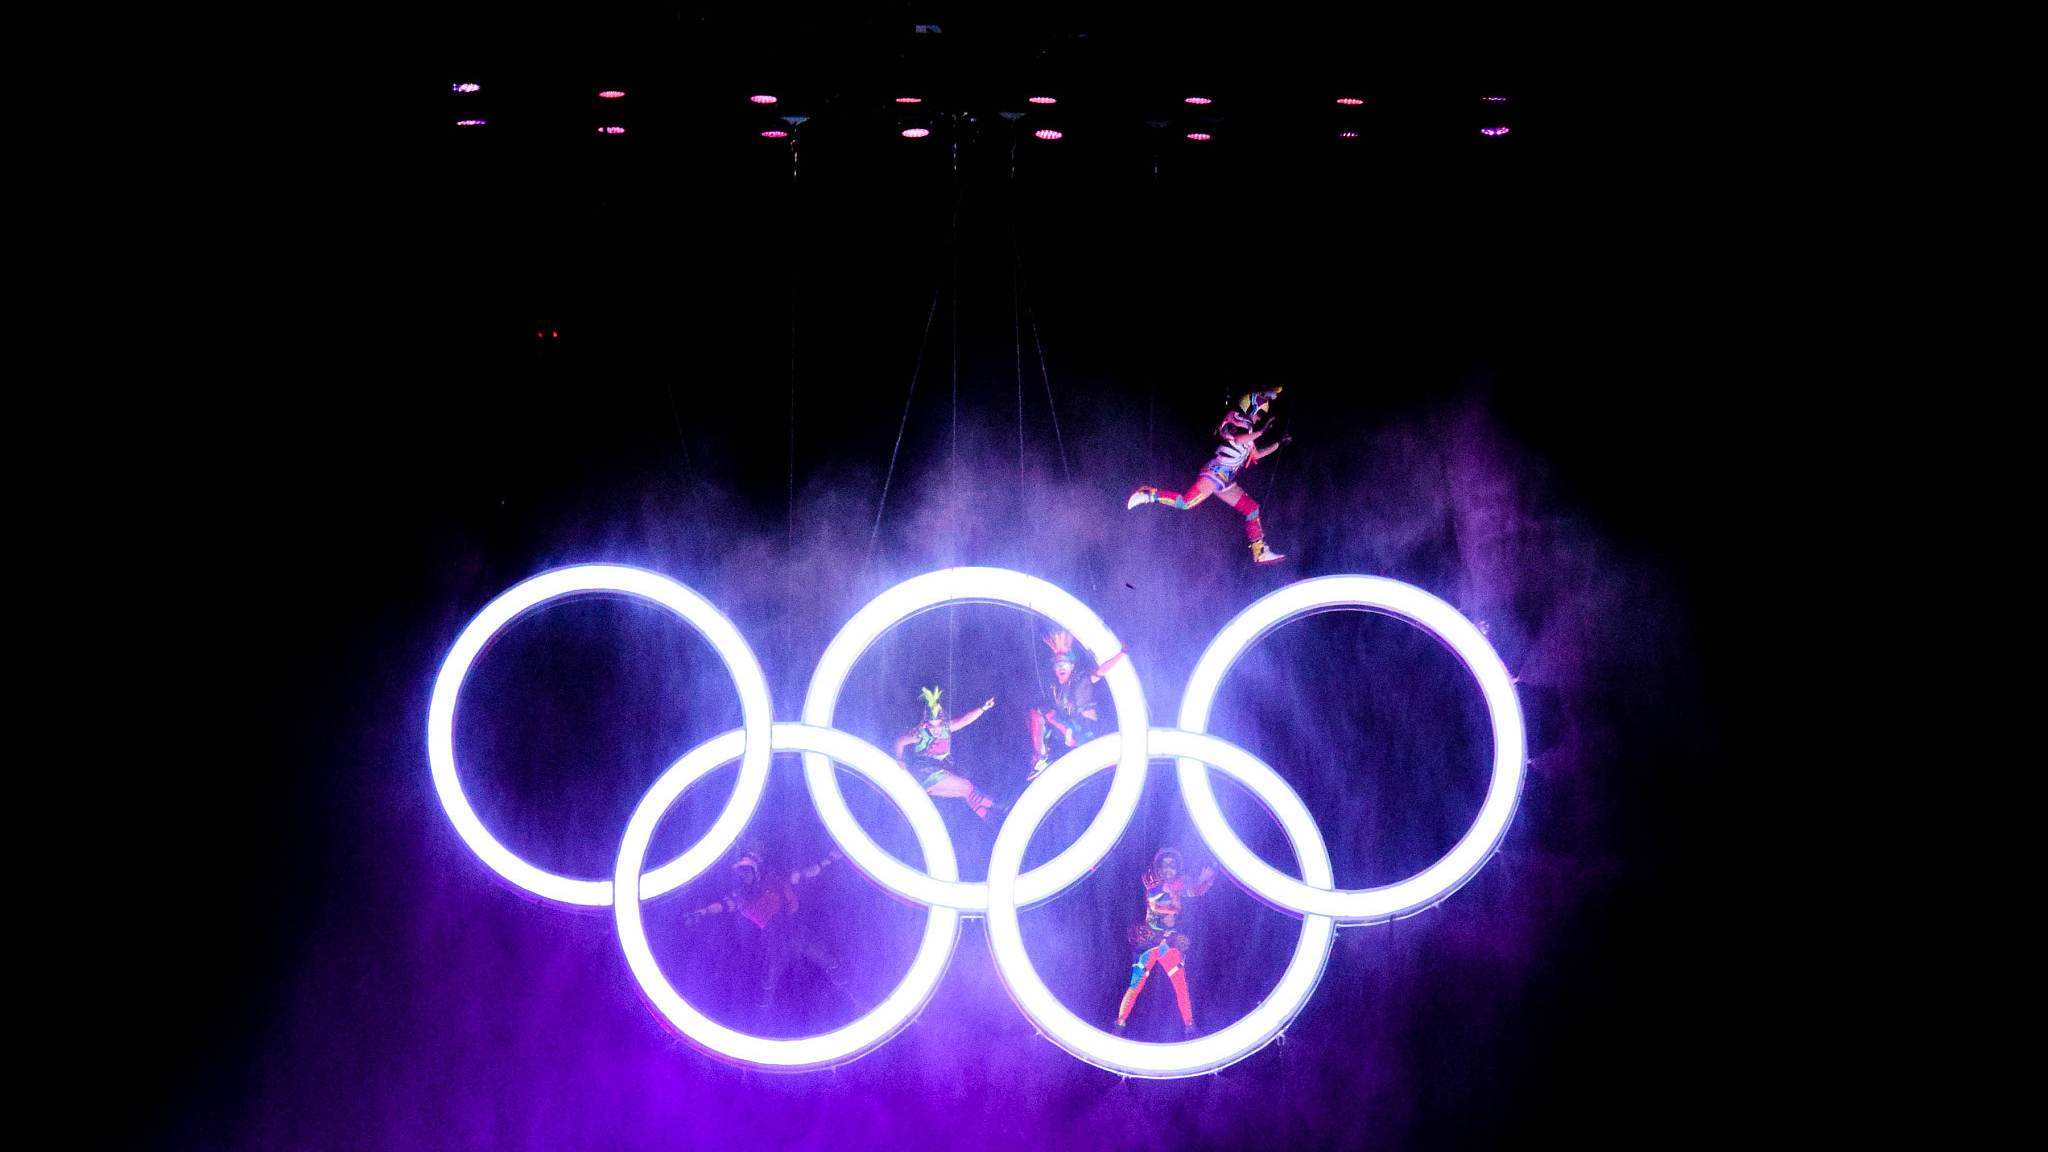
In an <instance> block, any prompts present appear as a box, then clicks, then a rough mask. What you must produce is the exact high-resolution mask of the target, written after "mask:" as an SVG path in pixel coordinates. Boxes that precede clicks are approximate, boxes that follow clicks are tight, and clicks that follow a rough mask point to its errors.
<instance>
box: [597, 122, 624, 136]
mask: <svg viewBox="0 0 2048 1152" xmlns="http://www.w3.org/2000/svg"><path fill="white" fill-rule="evenodd" d="M597 132H598V135H600V136H624V135H625V134H626V130H625V129H624V128H621V127H619V126H618V125H617V124H607V125H605V126H604V127H602V128H599V129H598V130H597Z"/></svg>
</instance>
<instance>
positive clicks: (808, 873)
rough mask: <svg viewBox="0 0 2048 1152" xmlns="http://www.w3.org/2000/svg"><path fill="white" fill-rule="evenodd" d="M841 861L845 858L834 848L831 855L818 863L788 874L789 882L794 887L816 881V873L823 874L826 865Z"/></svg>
mask: <svg viewBox="0 0 2048 1152" xmlns="http://www.w3.org/2000/svg"><path fill="white" fill-rule="evenodd" d="M843 859H845V857H844V856H841V855H840V854H839V849H837V848H834V849H833V850H832V853H831V855H829V856H826V857H825V858H824V859H823V860H820V861H818V862H817V863H816V864H813V865H811V866H810V867H809V868H799V869H797V870H796V871H794V872H791V873H790V874H789V882H790V883H791V884H793V885H794V884H802V883H803V882H804V881H806V880H816V879H817V878H818V873H820V872H823V871H824V870H825V866H826V865H828V864H830V863H832V862H833V861H834V860H843Z"/></svg>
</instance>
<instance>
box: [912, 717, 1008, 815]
mask: <svg viewBox="0 0 2048 1152" xmlns="http://www.w3.org/2000/svg"><path fill="white" fill-rule="evenodd" d="M918 694H919V695H921V696H923V697H924V709H925V718H924V719H922V720H920V721H918V723H917V727H915V728H913V729H911V730H910V731H909V733H907V734H906V735H905V736H904V737H903V738H902V739H901V740H898V741H896V763H898V764H901V765H902V766H903V768H904V770H905V771H907V772H909V773H910V774H911V775H913V776H916V777H918V778H919V779H921V780H923V781H924V790H925V793H926V794H927V795H930V796H953V797H958V798H959V799H961V800H965V801H966V802H967V806H968V807H969V808H972V809H974V814H975V815H976V816H979V817H981V818H982V819H983V820H986V819H988V815H989V813H990V812H993V811H997V810H999V809H1000V808H1002V807H1003V805H999V804H997V803H996V800H995V797H993V796H990V795H988V794H987V793H985V792H983V791H981V790H980V789H979V788H976V787H975V786H974V781H972V780H969V779H968V778H967V777H965V776H962V775H961V774H960V773H958V772H956V771H954V770H953V768H954V765H953V733H955V732H957V731H959V730H960V729H962V728H965V727H967V726H968V725H969V724H972V723H974V722H975V721H976V720H979V719H981V716H982V713H984V712H987V711H988V710H989V709H991V708H993V707H995V706H996V698H995V697H993V696H991V697H989V698H988V702H987V703H985V704H983V705H982V706H981V707H979V708H976V709H975V710H974V711H972V712H969V713H967V714H966V715H964V716H960V717H958V718H948V717H947V715H946V709H945V707H944V706H942V705H941V704H940V703H939V689H937V688H920V689H918ZM906 750H908V751H909V753H910V755H909V756H908V757H907V758H906V757H905V756H904V752H905V751H906Z"/></svg>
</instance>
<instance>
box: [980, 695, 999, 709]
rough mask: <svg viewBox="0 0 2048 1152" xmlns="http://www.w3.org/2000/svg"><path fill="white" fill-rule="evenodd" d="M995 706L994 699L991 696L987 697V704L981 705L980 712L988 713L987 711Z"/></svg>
mask: <svg viewBox="0 0 2048 1152" xmlns="http://www.w3.org/2000/svg"><path fill="white" fill-rule="evenodd" d="M995 706H996V698H995V697H993V696H991V697H989V698H988V703H986V704H983V705H982V706H981V710H982V711H983V712H986V711H988V710H989V709H991V708H993V707H995Z"/></svg>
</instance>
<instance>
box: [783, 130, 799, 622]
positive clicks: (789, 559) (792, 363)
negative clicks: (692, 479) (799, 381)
mask: <svg viewBox="0 0 2048 1152" xmlns="http://www.w3.org/2000/svg"><path fill="white" fill-rule="evenodd" d="M797 184H798V181H797V152H796V139H795V138H794V137H791V139H790V141H789V199H790V214H791V216H792V217H794V218H795V219H796V220H797V221H799V222H800V221H801V220H802V216H801V215H800V214H798V213H797V212H796V207H797V205H796V198H797ZM799 227H800V223H799V224H798V225H793V226H792V227H791V228H790V237H791V240H792V241H794V240H795V239H796V238H797V234H798V230H799ZM796 247H797V250H798V251H802V250H803V246H802V245H801V244H798V245H797V246H796ZM798 283H799V281H798V277H797V269H796V263H795V261H791V262H790V272H789V479H788V487H787V495H788V504H787V506H786V510H785V512H784V514H783V525H784V531H785V533H786V539H785V542H784V548H785V549H786V559H785V560H784V563H783V573H784V584H783V599H782V602H783V603H784V604H785V605H793V604H795V603H796V570H797V564H796V335H797V328H796V319H797V287H798ZM795 623H796V620H795V617H794V615H793V614H792V613H790V612H788V611H785V612H784V613H783V618H782V647H783V650H784V651H790V650H791V637H792V632H791V630H792V629H793V627H794V626H795Z"/></svg>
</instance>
